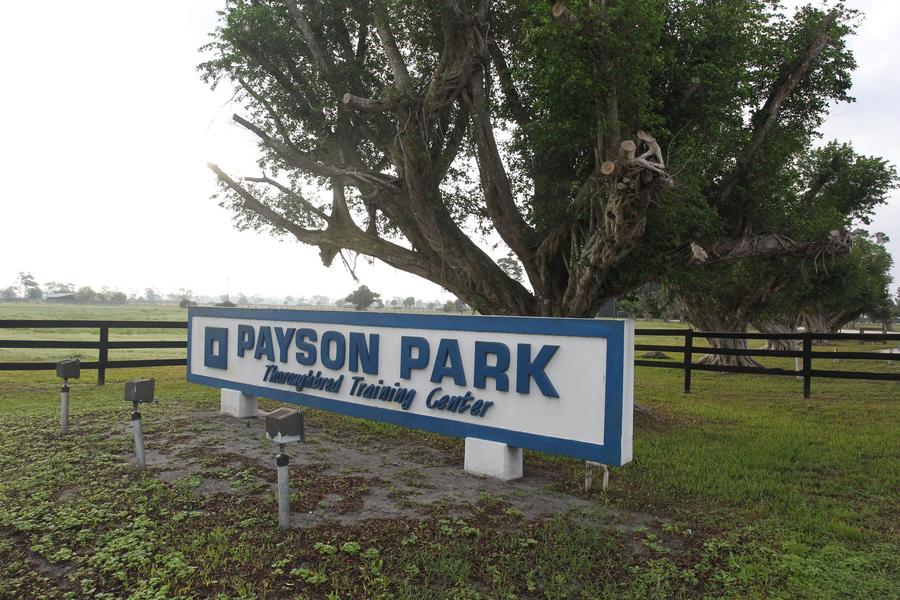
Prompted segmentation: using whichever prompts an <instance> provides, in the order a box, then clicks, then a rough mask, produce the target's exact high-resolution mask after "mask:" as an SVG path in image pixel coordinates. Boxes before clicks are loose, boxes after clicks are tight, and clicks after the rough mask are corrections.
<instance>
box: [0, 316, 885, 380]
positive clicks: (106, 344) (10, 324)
mask: <svg viewBox="0 0 900 600" xmlns="http://www.w3.org/2000/svg"><path fill="white" fill-rule="evenodd" d="M63 328H77V329H97V330H99V339H98V340H97V341H96V342H94V341H72V340H58V341H57V340H53V341H50V340H4V339H0V348H38V349H44V348H46V349H50V348H54V349H58V348H68V349H97V350H99V357H98V360H97V361H96V362H94V361H91V362H83V363H81V368H82V369H96V370H97V383H98V384H100V385H103V384H104V383H105V382H106V369H119V368H127V367H161V366H183V365H186V364H187V360H186V359H185V358H162V359H142V360H109V351H110V350H115V349H125V348H137V349H152V348H186V347H187V342H185V341H165V340H164V341H146V340H141V341H122V342H120V341H114V342H111V341H110V340H109V330H110V329H187V323H186V322H184V321H71V320H70V321H64V320H0V329H63ZM635 335H637V336H645V337H673V336H675V337H682V338H683V339H684V343H683V344H681V345H677V346H675V345H671V344H635V346H634V349H635V351H659V352H679V353H683V355H684V357H683V359H682V360H681V361H672V360H656V359H654V360H650V359H642V358H637V359H635V361H634V364H635V366H639V367H653V368H663V369H683V370H684V392H685V393H686V394H687V393H690V391H691V372H692V371H718V372H725V373H748V374H755V375H787V376H792V377H802V378H803V397H804V398H809V397H810V391H811V387H812V379H813V378H814V377H827V378H837V379H874V380H881V381H900V373H890V372H874V371H835V370H827V369H814V368H813V360H814V359H832V360H836V359H853V360H882V361H896V360H900V354H898V353H885V352H827V351H814V350H813V341H814V340H858V341H867V342H896V343H900V334H890V333H888V334H885V333H870V334H861V333H771V334H770V333H724V332H700V331H693V330H692V329H636V330H635ZM697 337H699V338H706V339H710V338H718V339H745V340H797V341H800V342H801V343H802V350H766V349H762V348H747V349H742V348H707V347H705V346H704V347H699V346H696V345H694V338H697ZM695 353H702V354H717V355H730V356H752V357H757V356H758V357H766V356H769V357H782V358H795V359H796V358H799V359H801V364H802V366H801V368H800V369H799V370H797V369H783V368H773V367H742V366H728V365H700V364H696V363H695V362H694V361H693V357H694V354H695ZM55 368H56V363H53V362H0V371H41V370H49V371H52V370H54V369H55Z"/></svg>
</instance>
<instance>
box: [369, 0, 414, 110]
mask: <svg viewBox="0 0 900 600" xmlns="http://www.w3.org/2000/svg"><path fill="white" fill-rule="evenodd" d="M388 20H389V19H388V15H387V9H386V8H385V7H384V3H383V2H381V1H380V0H377V1H376V3H375V31H377V32H378V39H380V40H381V47H382V48H383V49H384V55H385V56H386V57H387V60H388V65H390V67H391V73H393V75H394V84H395V86H396V87H397V89H399V90H402V91H405V92H407V93H412V91H413V89H412V79H411V78H410V76H409V71H408V70H407V69H406V63H405V62H404V60H403V55H402V54H400V49H399V48H398V47H397V41H396V40H395V39H394V33H393V32H392V31H391V28H390V26H389V25H388Z"/></svg>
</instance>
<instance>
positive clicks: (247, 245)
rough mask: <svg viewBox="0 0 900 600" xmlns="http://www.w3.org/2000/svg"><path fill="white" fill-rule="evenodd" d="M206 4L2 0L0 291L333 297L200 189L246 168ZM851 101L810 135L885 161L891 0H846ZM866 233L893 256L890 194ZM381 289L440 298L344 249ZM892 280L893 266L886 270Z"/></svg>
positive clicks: (213, 0) (305, 252)
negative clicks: (206, 64) (854, 17)
mask: <svg viewBox="0 0 900 600" xmlns="http://www.w3.org/2000/svg"><path fill="white" fill-rule="evenodd" d="M221 4H222V2H221V1H219V0H157V1H156V2H150V3H148V2H137V1H136V0H81V1H71V0H70V1H66V2H61V1H47V2H7V3H4V6H3V14H2V19H0V56H2V59H0V61H2V62H0V65H2V70H0V76H2V79H3V82H4V86H3V91H2V93H0V115H2V119H3V124H2V126H0V132H2V133H0V174H2V181H3V186H2V188H0V287H6V286H7V285H12V284H14V283H15V279H16V274H17V273H18V272H19V271H31V272H32V273H34V275H35V277H36V278H37V280H38V281H39V282H41V283H45V282H47V281H64V282H72V283H75V284H76V285H79V286H81V285H91V286H93V287H95V288H98V289H99V288H100V287H101V286H109V287H112V288H118V289H121V290H123V291H126V292H132V291H133V292H138V293H139V294H142V293H143V290H144V288H146V287H154V288H157V289H158V290H161V291H164V292H165V291H174V290H177V289H179V288H188V289H192V290H194V291H195V292H197V293H204V294H222V293H224V292H225V287H226V281H228V280H230V291H231V293H232V295H236V294H237V293H238V292H244V293H246V294H248V295H251V294H258V295H261V296H284V295H292V296H295V297H296V296H307V297H308V296H312V295H314V294H323V295H327V296H331V297H338V296H342V295H345V294H347V293H348V292H349V291H350V290H352V289H353V288H354V287H355V285H356V284H355V283H354V282H353V280H352V278H351V277H350V275H349V274H347V272H346V270H345V269H344V268H343V267H342V266H340V261H339V260H336V261H335V265H334V266H333V267H332V268H331V269H326V268H324V267H323V266H322V264H321V262H320V261H319V259H318V253H317V252H316V250H315V249H314V248H311V247H308V246H303V245H301V244H299V243H296V242H292V241H290V240H287V239H286V240H284V241H281V242H279V241H277V240H274V239H272V238H270V237H267V236H264V235H258V234H255V233H251V232H238V231H236V230H235V229H234V228H233V227H232V225H231V217H230V215H229V213H228V212H227V211H225V210H224V209H222V208H220V207H219V206H218V205H217V204H216V201H215V200H212V199H210V195H211V194H212V193H214V191H215V189H216V188H215V181H214V176H213V175H212V173H210V172H209V171H208V170H207V169H206V166H205V165H206V163H207V162H210V161H211V162H216V163H218V164H220V165H221V166H222V167H224V168H226V170H229V171H230V172H232V173H233V174H236V175H252V174H255V172H254V171H253V169H252V165H253V162H252V161H253V159H254V157H255V156H256V149H255V145H254V142H253V140H252V139H251V137H250V136H249V135H248V134H247V133H246V132H245V131H243V130H242V129H240V128H238V127H237V126H235V125H232V122H231V118H230V117H231V113H232V112H234V110H235V109H236V108H237V107H235V106H233V105H231V104H230V103H229V96H230V94H228V93H227V92H225V91H224V90H222V91H220V92H216V93H213V92H210V91H209V90H208V88H207V87H206V86H205V85H204V84H203V83H202V82H201V81H200V79H199V77H198V75H197V72H196V70H195V65H196V64H197V63H198V62H199V60H200V57H199V55H198V52H197V49H198V48H199V47H200V46H201V45H203V44H204V43H205V42H206V40H207V35H208V33H209V32H210V31H212V29H213V28H214V26H215V23H216V15H215V11H216V10H217V9H218V8H219V7H220V5H221ZM847 4H848V5H849V6H851V7H854V8H859V9H861V10H862V11H864V12H865V13H866V15H867V18H866V19H865V20H864V21H863V23H862V26H861V28H860V30H859V33H858V35H857V36H856V38H855V39H853V40H852V42H851V43H852V46H853V48H854V50H855V52H856V56H857V60H858V62H859V69H858V71H857V72H856V74H855V77H854V87H853V92H852V93H853V95H854V96H856V98H857V102H856V103H855V104H851V105H843V106H839V107H837V108H836V109H835V110H834V112H833V114H832V116H831V118H830V119H829V121H828V123H827V124H826V126H825V128H824V132H825V136H826V139H832V138H836V139H839V140H848V141H851V142H852V143H853V145H854V147H855V148H856V150H857V151H858V152H862V153H865V154H875V155H880V156H883V157H885V158H887V159H888V160H890V161H891V162H893V163H894V164H900V119H898V112H900V108H898V103H900V97H898V90H900V76H898V73H900V69H898V67H897V64H896V56H898V55H900V3H896V2H893V1H891V0H871V1H854V0H848V1H847ZM872 229H873V230H875V231H883V232H885V233H887V234H888V235H889V236H890V237H891V238H892V239H893V241H892V242H891V245H890V250H891V253H892V255H893V256H894V257H895V262H897V263H900V194H897V193H895V194H894V195H893V197H892V198H891V201H890V202H889V204H888V205H887V206H884V207H882V208H881V209H879V211H878V213H877V215H876V218H875V220H874V223H873V224H872ZM358 275H359V276H360V278H361V281H362V283H365V284H367V285H369V286H370V287H371V288H373V289H374V290H375V291H378V292H380V293H382V294H383V295H385V296H387V297H391V296H407V295H414V296H416V297H424V298H426V299H437V298H449V297H450V296H449V295H448V294H446V293H442V291H441V289H440V288H439V287H437V286H435V285H433V284H431V283H429V282H427V281H425V280H422V279H419V278H417V277H413V276H412V275H407V274H405V273H402V272H399V271H394V270H393V269H391V268H389V267H387V266H385V265H383V264H381V263H376V264H375V266H373V267H370V266H368V265H367V264H365V261H363V260H362V259H360V260H359V269H358ZM894 280H895V283H894V288H896V287H897V283H898V282H900V264H898V265H897V266H895V269H894Z"/></svg>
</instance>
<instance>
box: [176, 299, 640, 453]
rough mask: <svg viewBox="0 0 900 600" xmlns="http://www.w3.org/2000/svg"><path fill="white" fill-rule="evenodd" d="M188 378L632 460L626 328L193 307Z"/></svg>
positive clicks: (455, 431)
mask: <svg viewBox="0 0 900 600" xmlns="http://www.w3.org/2000/svg"><path fill="white" fill-rule="evenodd" d="M188 319H189V329H188V369H187V379H188V381H191V382H194V383H201V384H204V385H210V386H213V387H218V388H228V389H236V390H239V391H241V392H243V393H245V394H248V395H253V396H260V397H265V398H272V399H275V400H281V401H284V402H291V403H294V404H300V405H303V406H309V407H313V408H320V409H324V410H330V411H333V412H338V413H342V414H347V415H352V416H356V417H363V418H368V419H373V420H378V421H384V422H388V423H395V424H397V425H403V426H407V427H413V428H417V429H425V430H428V431H434V432H437V433H443V434H447V435H453V436H457V437H472V438H481V439H485V440H491V441H495V442H501V443H504V444H508V445H509V446H513V447H517V448H531V449H535V450H541V451H545V452H551V453H555V454H562V455H567V456H573V457H577V458H583V459H585V460H591V461H596V462H602V463H605V464H611V465H621V464H624V463H626V462H628V461H630V460H631V435H632V413H633V400H632V394H633V369H632V365H633V359H634V356H633V353H634V350H633V349H634V343H633V341H634V328H633V322H631V321H623V320H597V319H548V318H529V317H462V316H460V317H451V316H440V315H409V314H389V313H367V312H322V311H297V310H253V309H233V308H205V307H200V308H191V309H190V310H189V313H188Z"/></svg>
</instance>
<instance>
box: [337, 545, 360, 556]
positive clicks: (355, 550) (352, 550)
mask: <svg viewBox="0 0 900 600" xmlns="http://www.w3.org/2000/svg"><path fill="white" fill-rule="evenodd" d="M361 549H362V547H361V546H360V545H359V543H358V542H344V545H343V546H341V552H344V553H345V554H359V551H360V550H361Z"/></svg>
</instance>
